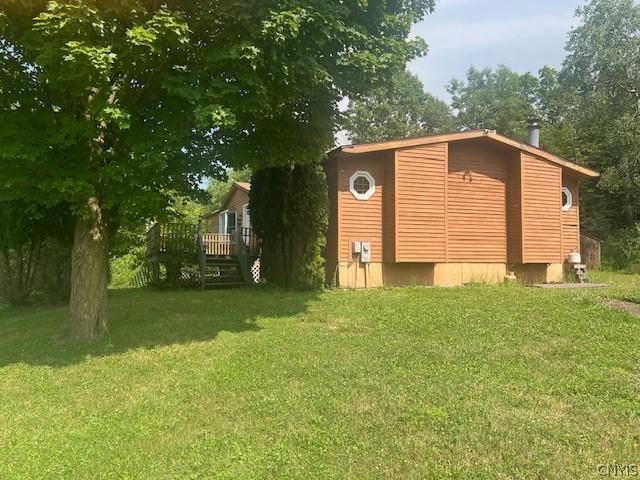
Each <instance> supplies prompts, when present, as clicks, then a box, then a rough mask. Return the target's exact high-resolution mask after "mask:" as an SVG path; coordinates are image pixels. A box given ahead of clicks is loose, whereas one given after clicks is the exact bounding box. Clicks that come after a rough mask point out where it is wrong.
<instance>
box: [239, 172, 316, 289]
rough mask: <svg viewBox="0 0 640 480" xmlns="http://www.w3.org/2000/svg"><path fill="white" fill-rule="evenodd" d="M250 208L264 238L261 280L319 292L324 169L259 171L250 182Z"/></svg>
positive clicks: (257, 228) (256, 230)
mask: <svg viewBox="0 0 640 480" xmlns="http://www.w3.org/2000/svg"><path fill="white" fill-rule="evenodd" d="M249 210H250V212H251V219H252V222H253V228H254V230H255V232H256V234H257V236H258V237H259V238H260V239H261V240H262V257H261V263H260V268H261V273H262V275H263V277H264V278H265V279H266V280H267V281H268V282H271V283H273V284H275V285H280V286H284V287H293V288H298V289H302V290H308V289H317V288H321V287H322V285H323V284H324V264H325V260H324V258H323V256H322V253H323V249H324V247H325V244H326V230H327V226H328V196H327V184H326V177H325V174H324V171H323V169H322V166H321V165H320V164H319V163H318V162H316V163H310V164H302V165H295V166H293V167H271V168H267V169H262V170H258V171H257V172H255V173H254V174H253V177H252V180H251V193H250V200H249Z"/></svg>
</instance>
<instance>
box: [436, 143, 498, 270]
mask: <svg viewBox="0 0 640 480" xmlns="http://www.w3.org/2000/svg"><path fill="white" fill-rule="evenodd" d="M505 181H506V161H505V155H504V154H503V153H502V152H499V151H497V150H494V149H492V148H490V147H489V146H487V145H482V144H479V143H478V142H472V143H468V142H465V143H463V142H460V143H457V144H452V145H450V146H449V172H448V188H447V192H448V193H447V196H448V198H447V260H448V261H449V262H473V263H476V262H479V263H482V262H506V261H507V221H506V212H505V197H506V188H505Z"/></svg>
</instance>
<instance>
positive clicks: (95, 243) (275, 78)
mask: <svg viewBox="0 0 640 480" xmlns="http://www.w3.org/2000/svg"><path fill="white" fill-rule="evenodd" d="M433 4H434V2H433V0H415V1H412V2H361V1H359V0H345V1H343V2H314V3H313V4H311V5H310V4H309V2H305V1H302V0H289V1H286V2H285V1H277V0H246V1H244V2H233V1H220V2H211V1H210V0H195V1H188V2H187V1H184V0H169V1H166V2H156V1H150V0H149V1H148V0H118V1H113V2H99V1H98V0H74V1H64V2H53V1H50V2H48V1H45V0H33V1H30V2H22V1H18V0H7V1H6V2H3V4H2V6H1V7H0V56H1V57H2V59H3V61H2V64H1V65H0V91H1V92H2V96H1V97H0V145H2V148H1V149H0V179H2V180H1V182H2V183H0V200H2V199H5V200H8V201H11V200H15V199H20V198H28V199H29V200H30V201H34V202H39V203H42V204H44V205H55V204H60V203H63V202H66V203H68V204H70V205H71V207H72V211H73V213H74V215H75V218H76V228H75V236H74V247H73V256H72V264H73V266H72V294H71V302H70V310H71V315H70V324H71V327H72V328H71V330H72V334H73V335H74V336H75V337H78V338H83V339H90V338H95V337H96V336H99V335H101V334H103V333H105V332H106V331H107V326H108V322H107V299H106V284H107V256H108V251H109V239H110V238H111V237H113V235H114V233H115V232H116V231H117V228H118V226H119V225H122V224H123V223H126V222H127V221H130V219H132V218H134V219H144V218H151V217H154V216H156V215H157V214H158V213H159V212H160V211H162V209H164V208H165V207H166V206H167V204H168V203H169V201H170V197H171V195H172V194H175V193H177V194H180V195H191V194H193V192H194V191H196V190H197V189H198V187H199V184H200V182H201V181H202V179H203V178H204V177H205V176H208V177H216V176H219V175H221V173H222V165H221V159H222V158H224V159H225V163H228V164H230V165H231V166H235V167H242V166H245V165H251V166H252V167H254V169H258V168H262V167H267V166H274V165H283V164H284V165H289V164H293V163H298V162H305V161H306V162H310V161H314V160H317V159H318V158H319V156H320V155H321V154H322V152H324V151H325V149H326V148H327V147H328V146H329V145H331V143H332V137H333V130H334V126H335V120H336V117H337V113H338V112H337V111H336V110H337V109H336V106H335V105H336V103H337V99H338V98H341V97H342V96H344V95H350V94H357V93H359V92H362V91H364V90H365V89H366V88H370V87H371V84H372V81H373V82H374V83H375V81H376V80H377V79H380V78H382V77H384V76H385V75H386V74H387V73H388V72H392V71H398V70H401V69H402V68H404V65H405V64H406V61H407V60H408V59H410V58H413V57H414V56H416V55H419V54H421V53H422V52H423V51H424V44H423V42H422V41H421V40H419V39H416V40H411V41H409V40H407V37H408V35H409V32H410V28H411V25H412V24H413V23H414V22H416V21H418V20H420V19H421V18H422V17H423V15H425V14H426V13H427V12H429V11H431V9H432V8H433ZM33 132H37V135H35V134H34V133H33Z"/></svg>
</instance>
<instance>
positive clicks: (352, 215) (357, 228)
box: [338, 153, 385, 262]
mask: <svg viewBox="0 0 640 480" xmlns="http://www.w3.org/2000/svg"><path fill="white" fill-rule="evenodd" d="M384 158H385V155H384V154H381V153H375V154H366V155H358V156H353V157H349V158H344V157H341V158H340V159H339V167H338V205H339V208H338V222H339V223H338V225H339V227H338V235H339V236H338V241H339V245H338V258H339V260H340V262H350V261H352V260H353V255H352V242H354V241H366V242H371V261H372V262H382V217H383V212H382V198H383V191H384V184H385V178H384V171H385V167H384ZM358 170H364V171H367V172H369V173H370V174H371V176H373V178H374V180H375V182H376V191H375V193H374V194H373V196H372V197H371V198H370V199H368V200H357V199H356V198H355V197H354V196H353V195H352V194H351V192H350V191H349V179H350V178H351V175H353V174H354V173H355V172H356V171H358Z"/></svg>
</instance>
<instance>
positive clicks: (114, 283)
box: [110, 246, 148, 288]
mask: <svg viewBox="0 0 640 480" xmlns="http://www.w3.org/2000/svg"><path fill="white" fill-rule="evenodd" d="M110 267H111V283H110V286H111V287H112V288H129V287H134V286H136V285H135V283H136V276H138V275H140V274H144V273H145V270H146V269H147V268H148V263H147V252H146V248H145V247H144V246H138V247H134V248H132V249H131V250H130V251H129V252H127V253H126V254H124V255H120V256H118V257H114V258H112V259H111V263H110Z"/></svg>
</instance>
